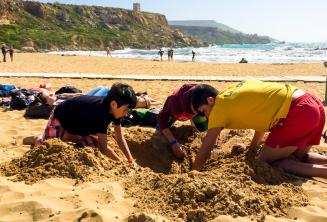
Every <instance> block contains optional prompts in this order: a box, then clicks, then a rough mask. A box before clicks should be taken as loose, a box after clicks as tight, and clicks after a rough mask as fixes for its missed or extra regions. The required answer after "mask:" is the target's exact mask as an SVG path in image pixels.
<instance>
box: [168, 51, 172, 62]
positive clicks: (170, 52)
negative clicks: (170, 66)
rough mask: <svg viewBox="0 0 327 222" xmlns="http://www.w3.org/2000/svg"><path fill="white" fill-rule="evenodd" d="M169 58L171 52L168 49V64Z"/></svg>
mask: <svg viewBox="0 0 327 222" xmlns="http://www.w3.org/2000/svg"><path fill="white" fill-rule="evenodd" d="M170 58H171V51H170V49H168V62H170Z"/></svg>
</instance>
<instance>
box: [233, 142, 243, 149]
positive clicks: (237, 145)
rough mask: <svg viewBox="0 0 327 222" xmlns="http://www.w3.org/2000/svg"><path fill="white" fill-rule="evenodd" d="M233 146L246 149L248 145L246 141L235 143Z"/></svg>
mask: <svg viewBox="0 0 327 222" xmlns="http://www.w3.org/2000/svg"><path fill="white" fill-rule="evenodd" d="M232 148H233V149H240V150H245V149H246V145H245V144H244V143H235V144H234V145H233V147H232Z"/></svg>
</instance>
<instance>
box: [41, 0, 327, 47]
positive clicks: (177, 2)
mask: <svg viewBox="0 0 327 222" xmlns="http://www.w3.org/2000/svg"><path fill="white" fill-rule="evenodd" d="M42 2H54V1H51V0H43V1H42ZM56 2H60V3H67V4H78V5H99V6H109V7H119V8H127V9H131V8H132V4H133V2H139V3H141V9H142V10H144V11H149V12H157V13H161V14H164V15H166V17H167V19H168V20H189V19H193V20H216V21H217V22H221V23H223V24H225V25H228V26H231V27H232V28H235V29H237V30H240V31H242V32H245V33H251V34H252V33H257V34H259V35H268V36H270V37H272V38H276V39H279V40H284V41H289V42H327V0H164V1H159V0H134V1H131V0H105V1H100V0H92V1H91V0H56Z"/></svg>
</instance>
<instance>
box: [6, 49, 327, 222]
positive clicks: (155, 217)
mask: <svg viewBox="0 0 327 222" xmlns="http://www.w3.org/2000/svg"><path fill="white" fill-rule="evenodd" d="M19 56H26V55H24V54H21V55H18V54H17V58H19ZM32 56H40V57H42V58H41V60H42V62H44V64H48V63H47V62H46V60H43V58H49V57H48V55H46V56H43V55H38V54H33V55H32ZM57 58H58V60H59V59H61V58H63V59H76V58H78V57H57ZM86 58H89V57H86ZM90 58H91V60H92V61H95V60H98V59H104V58H92V57H90ZM24 59H26V60H25V62H26V61H28V56H27V57H25V58H24ZM126 61H128V62H129V60H119V61H117V63H125V62H126ZM52 62H53V61H51V63H52ZM132 62H135V63H140V64H144V66H147V65H148V64H147V63H152V61H144V62H143V63H142V61H138V60H137V61H132ZM17 63H18V62H17ZM31 63H33V69H34V71H35V72H39V71H40V70H37V66H41V64H36V63H35V61H34V62H31ZM153 63H156V62H153ZM24 64H26V63H24ZM176 64H177V63H176ZM183 64H184V68H185V69H187V68H188V67H185V63H180V64H179V63H178V64H177V66H179V65H181V66H182V65H183ZM3 65H4V64H3V63H1V64H0V66H3ZM5 65H6V68H8V67H9V66H10V65H11V64H9V63H7V64H5ZM7 65H8V66H7ZM13 65H14V63H13ZM48 65H49V64H48ZM52 65H53V64H52ZM52 65H51V64H50V65H49V67H47V69H49V70H50V69H52V70H56V68H58V70H59V69H60V67H56V66H52ZM84 65H85V66H83V67H84V68H85V70H87V69H88V68H90V67H87V65H86V64H84ZM174 65H175V64H174ZM15 66H16V64H15ZM99 66H101V65H99ZM177 66H176V67H175V68H176V71H177V72H184V71H185V70H181V69H180V68H178V67H177ZM237 66H238V65H236V66H232V65H231V67H230V68H231V70H232V71H231V72H234V73H236V72H237V70H238V67H237ZM263 66H265V65H263ZM268 66H269V65H268ZM271 66H279V65H271ZM290 66H292V65H290ZM305 66H306V65H305ZM309 66H311V65H309ZM313 66H316V65H313ZM22 67H23V66H22ZM22 67H21V69H20V71H28V70H24V68H22ZM182 67H183V66H182ZM255 67H256V66H254V67H253V70H255V71H258V72H256V73H260V72H261V71H259V70H261V68H262V67H260V65H257V69H256V68H255ZM282 67H284V68H285V67H287V65H281V70H283V68H282ZM30 68H31V67H30ZM71 68H72V69H73V67H71ZM75 68H76V67H75ZM18 69H19V67H17V70H18ZM94 69H96V68H95V67H94ZM160 69H162V68H160ZM9 70H11V71H17V70H15V69H14V68H13V67H11V68H10V69H9ZM117 70H118V69H117ZM145 70H146V69H145ZM208 70H209V71H210V70H211V71H213V72H215V70H213V69H212V67H210V68H208ZM303 70H306V69H305V68H304V69H303ZM310 70H315V69H313V68H312V69H307V70H306V72H307V73H306V74H309V73H311V71H310ZM317 70H318V71H317V73H318V72H320V71H319V69H317ZM30 71H31V70H30ZM120 71H121V72H122V73H123V72H125V70H120ZM143 71H144V70H143ZM161 71H163V72H165V71H166V70H161ZM198 71H199V70H198ZM67 72H68V71H67ZM69 72H73V71H69ZM92 72H93V71H92ZM106 72H107V71H106ZM282 72H284V73H287V74H289V73H292V71H290V70H288V69H285V70H283V71H282ZM104 73H105V72H104ZM175 73H176V72H175ZM211 73H212V72H211ZM312 73H314V71H313V72H312ZM317 73H315V75H317ZM142 74H143V73H142ZM206 74H207V73H206ZM239 74H241V73H240V72H239ZM294 74H295V73H294ZM296 74H298V73H296ZM43 82H48V83H51V84H52V86H53V89H54V90H56V89H58V88H59V87H60V86H63V85H74V86H76V87H78V88H80V89H82V90H83V91H87V90H89V89H91V88H92V87H95V86H98V85H107V86H110V85H111V84H112V83H113V82H116V81H106V80H89V79H38V78H29V79H24V78H0V83H8V84H15V85H19V86H21V87H23V88H29V87H34V86H37V85H39V84H40V83H43ZM124 82H126V83H128V84H131V85H133V86H134V88H135V89H136V90H137V91H147V92H148V93H149V94H150V95H151V96H152V97H154V98H156V99H159V100H161V101H164V99H165V98H166V96H167V95H168V94H169V93H170V92H171V91H172V90H173V89H175V88H177V87H179V86H180V85H181V84H183V82H181V81H180V82H177V81H161V82H159V81H124ZM209 83H210V84H212V85H214V86H215V87H217V88H218V89H223V88H224V87H226V86H227V85H228V84H229V83H217V82H209ZM292 84H294V85H296V86H298V87H299V88H302V89H304V90H306V91H308V92H311V93H314V94H316V95H318V96H319V97H320V98H323V96H324V84H321V83H292ZM23 114H24V112H23V111H7V112H4V111H3V110H1V111H0V126H1V127H0V165H1V170H0V171H1V176H0V221H131V222H144V221H251V220H259V221H295V220H296V221H327V213H326V212H327V180H324V179H316V178H314V179H305V178H300V177H296V176H292V175H289V174H286V173H284V172H282V171H280V170H279V169H273V168H271V167H270V166H269V165H266V164H264V163H261V162H258V161H256V160H253V159H251V158H250V156H249V155H247V153H246V152H244V151H239V150H232V149H231V146H232V144H234V143H235V142H248V141H249V140H250V138H251V135H252V132H251V131H246V130H244V131H235V130H234V131H233V130H232V131H225V132H224V134H223V135H222V138H221V141H220V146H219V147H220V149H219V150H216V151H215V152H214V153H213V155H212V156H213V157H216V158H217V159H216V160H210V161H209V162H208V163H207V165H206V167H205V169H206V171H205V172H201V173H194V172H190V167H191V161H192V159H193V158H194V156H195V153H196V149H197V147H198V146H199V144H200V140H201V136H202V135H201V134H199V133H197V132H195V131H194V129H193V128H191V127H189V126H179V127H177V128H176V129H175V130H176V131H175V133H176V134H177V137H178V138H179V140H180V141H181V142H182V143H183V144H184V146H185V149H186V150H187V157H186V158H185V159H184V161H183V162H178V161H177V160H176V159H175V158H174V157H173V156H172V154H171V152H170V150H169V149H167V147H168V144H167V143H166V142H164V141H163V140H162V139H161V137H160V136H159V135H158V134H156V133H155V131H154V130H153V129H150V128H140V127H132V128H128V129H124V133H125V136H126V140H127V142H128V144H129V146H130V148H131V152H132V154H133V156H134V157H135V158H136V160H137V163H138V164H139V166H140V167H138V168H133V167H129V166H128V165H127V164H126V163H120V164H117V163H115V162H113V161H110V160H107V159H106V158H104V157H102V155H101V154H99V152H97V151H94V150H92V149H90V148H86V149H80V148H75V147H74V145H73V144H67V143H63V142H61V141H57V140H53V141H49V142H48V143H47V145H46V146H45V147H43V149H42V150H36V149H31V148H30V147H29V146H25V145H23V144H22V139H23V138H24V137H27V136H33V135H38V134H39V133H41V132H42V130H43V128H44V126H45V124H46V120H26V119H24V118H23ZM108 137H109V139H112V135H111V133H109V135H108ZM110 144H111V145H112V146H113V147H114V149H117V145H116V144H115V143H113V142H111V143H110ZM315 149H316V150H317V151H319V152H321V153H326V145H325V144H321V145H320V146H317V147H315ZM119 155H122V153H121V152H120V153H119Z"/></svg>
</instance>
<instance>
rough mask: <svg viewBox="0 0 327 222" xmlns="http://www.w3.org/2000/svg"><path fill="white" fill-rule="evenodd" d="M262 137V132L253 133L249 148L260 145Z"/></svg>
mask: <svg viewBox="0 0 327 222" xmlns="http://www.w3.org/2000/svg"><path fill="white" fill-rule="evenodd" d="M264 135H265V133H264V132H259V131H255V133H254V136H253V138H252V141H251V143H250V147H255V146H257V145H259V144H260V143H261V141H262V138H263V137H264Z"/></svg>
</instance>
